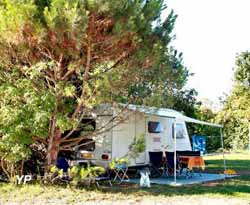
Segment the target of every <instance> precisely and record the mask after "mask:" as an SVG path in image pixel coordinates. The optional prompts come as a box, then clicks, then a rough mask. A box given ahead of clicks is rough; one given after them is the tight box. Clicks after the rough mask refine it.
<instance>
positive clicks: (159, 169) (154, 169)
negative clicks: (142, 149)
mask: <svg viewBox="0 0 250 205" xmlns="http://www.w3.org/2000/svg"><path fill="white" fill-rule="evenodd" d="M148 153H149V165H150V175H151V177H153V178H154V177H160V176H162V174H163V172H164V161H163V152H148Z"/></svg>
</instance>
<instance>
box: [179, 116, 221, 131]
mask: <svg viewBox="0 0 250 205" xmlns="http://www.w3.org/2000/svg"><path fill="white" fill-rule="evenodd" d="M178 119H180V118H178ZM181 119H182V120H183V121H185V122H190V123H195V124H201V125H208V126H212V127H219V128H222V127H223V126H222V125H220V124H215V123H210V122H205V121H201V120H196V119H193V118H191V117H187V116H184V115H183V117H182V118H181Z"/></svg>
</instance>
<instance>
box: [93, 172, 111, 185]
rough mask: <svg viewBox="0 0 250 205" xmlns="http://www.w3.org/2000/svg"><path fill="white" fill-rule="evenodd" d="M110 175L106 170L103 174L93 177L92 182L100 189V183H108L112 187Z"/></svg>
mask: <svg viewBox="0 0 250 205" xmlns="http://www.w3.org/2000/svg"><path fill="white" fill-rule="evenodd" d="M110 175H111V171H110V170H109V169H107V170H106V172H105V173H104V174H102V175H99V176H97V177H95V178H94V180H95V184H96V186H97V187H100V183H101V182H108V184H109V186H112V183H111V177H110Z"/></svg>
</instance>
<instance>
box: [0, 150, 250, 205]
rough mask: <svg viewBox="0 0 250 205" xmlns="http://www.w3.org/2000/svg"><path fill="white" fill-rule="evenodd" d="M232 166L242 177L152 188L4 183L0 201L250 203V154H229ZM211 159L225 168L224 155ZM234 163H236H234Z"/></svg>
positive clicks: (168, 204) (215, 167) (215, 165)
mask: <svg viewBox="0 0 250 205" xmlns="http://www.w3.org/2000/svg"><path fill="white" fill-rule="evenodd" d="M226 157H227V159H228V160H227V163H228V166H229V167H230V168H232V169H233V168H234V167H233V166H235V167H236V168H235V170H236V171H238V170H239V171H240V172H242V173H243V174H241V176H240V177H236V178H232V179H227V180H218V181H213V182H209V183H203V184H194V185H184V186H180V187H173V186H168V185H152V187H151V188H143V189H142V188H140V187H139V185H138V184H132V183H126V184H122V185H118V184H114V186H113V187H104V186H103V187H101V188H99V189H97V188H95V187H93V188H91V189H85V188H78V189H76V188H67V187H63V186H45V185H40V184H29V185H22V186H16V185H12V184H6V183H0V204H1V205H2V204H4V205H8V204H9V205H10V204H11V205H17V204H18V205H19V204H25V205H29V204H50V205H51V204H61V205H63V204H73V205H74V204H77V205H80V204H81V205H82V204H84V205H85V204H87V205H88V204H89V205H90V204H91V205H92V204H93V205H94V204H97V203H98V204H99V205H103V204H138V205H139V204H143V205H145V204H146V205H147V204H150V205H154V204H157V205H165V204H166V205H172V204H173V205H181V204H185V205H189V204H190V205H193V204H199V205H206V204H222V205H224V204H225V205H226V204H227V205H228V204H229V205H249V203H250V174H249V173H248V172H249V166H248V165H249V164H250V155H248V154H234V155H227V156H226ZM209 158H211V159H207V160H206V161H207V162H208V166H207V170H208V171H209V170H210V171H211V172H214V171H215V170H217V171H222V170H223V163H222V160H221V156H220V155H217V156H211V157H209ZM230 164H232V165H230Z"/></svg>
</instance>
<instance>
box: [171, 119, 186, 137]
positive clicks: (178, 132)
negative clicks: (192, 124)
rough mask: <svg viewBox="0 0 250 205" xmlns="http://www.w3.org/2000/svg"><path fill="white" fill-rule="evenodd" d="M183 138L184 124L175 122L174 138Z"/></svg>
mask: <svg viewBox="0 0 250 205" xmlns="http://www.w3.org/2000/svg"><path fill="white" fill-rule="evenodd" d="M173 138H174V124H173ZM182 138H185V126H184V124H181V123H176V139H182Z"/></svg>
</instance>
